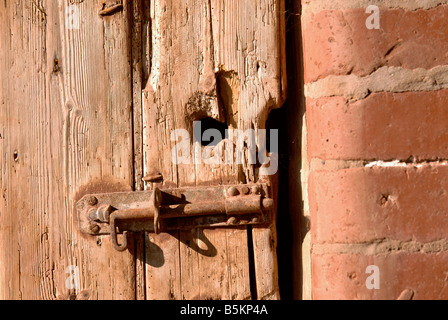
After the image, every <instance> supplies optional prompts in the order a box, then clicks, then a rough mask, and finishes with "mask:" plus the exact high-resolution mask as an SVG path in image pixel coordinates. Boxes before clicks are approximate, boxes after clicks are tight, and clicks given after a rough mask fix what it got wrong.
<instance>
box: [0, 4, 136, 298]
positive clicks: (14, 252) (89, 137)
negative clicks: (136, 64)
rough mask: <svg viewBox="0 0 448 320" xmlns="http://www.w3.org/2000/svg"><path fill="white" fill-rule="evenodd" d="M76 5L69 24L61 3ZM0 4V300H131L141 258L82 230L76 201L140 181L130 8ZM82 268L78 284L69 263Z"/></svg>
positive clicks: (87, 5) (85, 5) (96, 5)
mask: <svg viewBox="0 0 448 320" xmlns="http://www.w3.org/2000/svg"><path fill="white" fill-rule="evenodd" d="M70 4H72V5H73V6H75V7H76V8H77V10H79V13H80V16H79V18H80V29H69V28H67V27H68V25H67V24H66V9H67V7H68V6H69V5H70ZM99 9H101V3H99V2H97V1H84V2H82V1H79V2H76V3H73V1H68V0H67V1H49V0H48V1H41V0H36V1H20V0H17V1H8V2H2V4H1V5H0V37H1V38H0V43H1V45H0V46H1V48H2V49H1V50H0V52H1V53H0V54H1V58H2V59H1V62H0V63H1V65H0V66H1V67H0V74H2V77H1V90H0V96H1V108H0V134H1V135H2V139H1V140H0V145H1V148H2V149H1V153H0V154H1V156H0V157H1V158H0V159H1V161H0V166H1V176H0V177H1V190H2V197H1V200H0V201H1V202H0V210H1V211H0V213H1V214H0V239H1V242H2V246H1V249H0V264H1V267H2V272H1V273H0V297H1V298H2V299H68V298H71V299H74V298H76V299H86V298H90V299H119V298H122V299H133V298H134V296H135V292H134V291H135V289H134V286H135V276H134V272H135V270H134V260H133V256H132V255H131V254H130V253H124V254H123V253H118V252H115V250H114V249H113V247H112V245H111V244H110V240H109V238H104V239H103V238H94V237H92V238H88V237H83V236H82V235H81V234H80V233H79V230H78V229H77V225H76V216H75V211H74V202H75V201H76V199H77V198H79V197H80V196H81V195H82V194H83V193H85V192H92V191H110V190H130V189H131V188H132V187H133V181H134V178H133V175H134V172H133V163H132V162H133V158H132V121H131V119H132V118H131V117H132V113H131V110H132V109H131V101H132V89H131V81H130V79H131V77H130V72H131V68H130V64H129V61H130V56H129V54H130V50H129V48H130V44H129V39H128V34H129V30H128V14H129V11H128V10H129V7H128V4H127V3H126V2H125V7H124V10H123V11H122V12H120V13H117V14H116V15H114V16H111V17H107V18H102V17H100V16H99V15H98V11H99ZM69 266H74V267H75V268H78V269H77V270H78V271H79V280H80V282H79V287H78V288H74V289H69V288H68V287H67V285H66V284H67V279H68V278H69V276H70V274H68V273H66V270H67V268H68V267H69Z"/></svg>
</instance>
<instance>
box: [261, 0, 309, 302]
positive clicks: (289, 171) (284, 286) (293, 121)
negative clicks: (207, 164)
mask: <svg viewBox="0 0 448 320" xmlns="http://www.w3.org/2000/svg"><path fill="white" fill-rule="evenodd" d="M285 9H286V10H285V19H286V55H287V57H286V60H287V73H288V97H287V100H286V102H285V105H284V106H283V107H282V108H280V109H275V110H273V111H272V112H271V114H270V115H269V119H268V122H267V129H278V130H279V198H278V215H277V230H278V244H277V254H278V267H279V286H280V295H281V298H282V299H283V300H292V299H307V298H309V293H308V292H304V291H308V289H305V290H303V288H306V284H304V283H303V282H304V281H303V280H302V279H303V278H309V275H307V274H306V275H304V270H303V265H304V263H305V264H306V263H308V261H302V256H303V255H302V243H303V241H304V238H305V236H306V234H307V232H308V230H309V222H308V221H309V220H308V219H307V218H306V216H307V214H306V215H305V214H304V213H305V212H306V210H304V205H303V203H304V199H303V197H302V183H301V172H302V167H305V164H303V163H302V158H303V159H306V153H305V152H302V149H304V148H303V145H305V146H306V144H303V143H302V138H304V135H303V132H302V128H303V125H304V123H303V119H304V114H305V101H304V96H303V64H302V38H301V19H300V12H301V5H300V1H299V0H286V1H285ZM302 154H303V155H304V157H302ZM304 254H305V255H304V257H305V259H306V256H307V253H305V252H304ZM305 273H306V272H305Z"/></svg>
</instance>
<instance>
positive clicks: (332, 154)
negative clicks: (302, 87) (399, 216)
mask: <svg viewBox="0 0 448 320" xmlns="http://www.w3.org/2000/svg"><path fill="white" fill-rule="evenodd" d="M447 101H448V90H439V91H431V92H407V93H378V94H371V95H370V96H369V97H367V98H366V99H364V100H361V101H357V102H354V103H348V102H347V101H346V100H345V99H344V98H342V97H328V98H319V99H307V101H306V103H307V115H308V116H307V125H308V146H309V147H308V148H309V150H308V154H309V158H320V159H324V160H326V159H351V160H355V159H379V160H408V159H410V158H414V159H415V160H417V161H421V160H435V159H448V105H447Z"/></svg>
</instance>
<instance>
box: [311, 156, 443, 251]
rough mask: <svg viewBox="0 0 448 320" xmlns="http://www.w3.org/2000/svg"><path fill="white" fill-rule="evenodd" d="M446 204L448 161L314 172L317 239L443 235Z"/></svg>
mask: <svg viewBox="0 0 448 320" xmlns="http://www.w3.org/2000/svg"><path fill="white" fill-rule="evenodd" d="M447 203H448V165H428V164H426V165H422V166H421V167H419V168H417V167H413V166H408V167H373V168H364V167H361V168H350V169H344V170H337V171H323V170H322V171H321V170H318V171H314V172H312V173H311V174H310V178H309V205H310V214H311V235H312V242H313V243H362V242H369V241H372V240H375V239H385V238H387V239H392V240H400V241H411V240H413V241H418V242H422V243H426V242H431V241H436V240H440V239H443V238H444V237H446V235H447V234H448V220H447V218H446V211H447Z"/></svg>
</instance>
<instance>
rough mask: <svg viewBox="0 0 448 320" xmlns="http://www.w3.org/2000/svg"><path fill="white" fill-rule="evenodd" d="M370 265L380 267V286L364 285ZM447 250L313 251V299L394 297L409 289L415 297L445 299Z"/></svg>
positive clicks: (446, 291) (447, 297) (447, 290)
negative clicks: (385, 251)
mask: <svg viewBox="0 0 448 320" xmlns="http://www.w3.org/2000/svg"><path fill="white" fill-rule="evenodd" d="M369 265H376V266H378V268H379V280H380V281H379V282H380V288H379V289H371V290H369V289H367V287H366V279H367V277H369V275H370V274H366V268H367V266H369ZM447 265H448V253H447V252H441V253H437V254H424V253H403V252H400V253H393V254H383V255H376V256H365V255H350V254H341V255H337V254H336V255H333V254H326V255H319V256H317V255H313V256H312V285H313V299H316V300H332V299H341V300H353V299H357V300H367V299H384V300H396V299H397V298H398V297H399V296H400V294H401V293H402V292H403V291H404V290H406V289H410V290H412V292H413V299H414V300H424V299H443V300H445V299H448V286H447V281H448V269H447Z"/></svg>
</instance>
